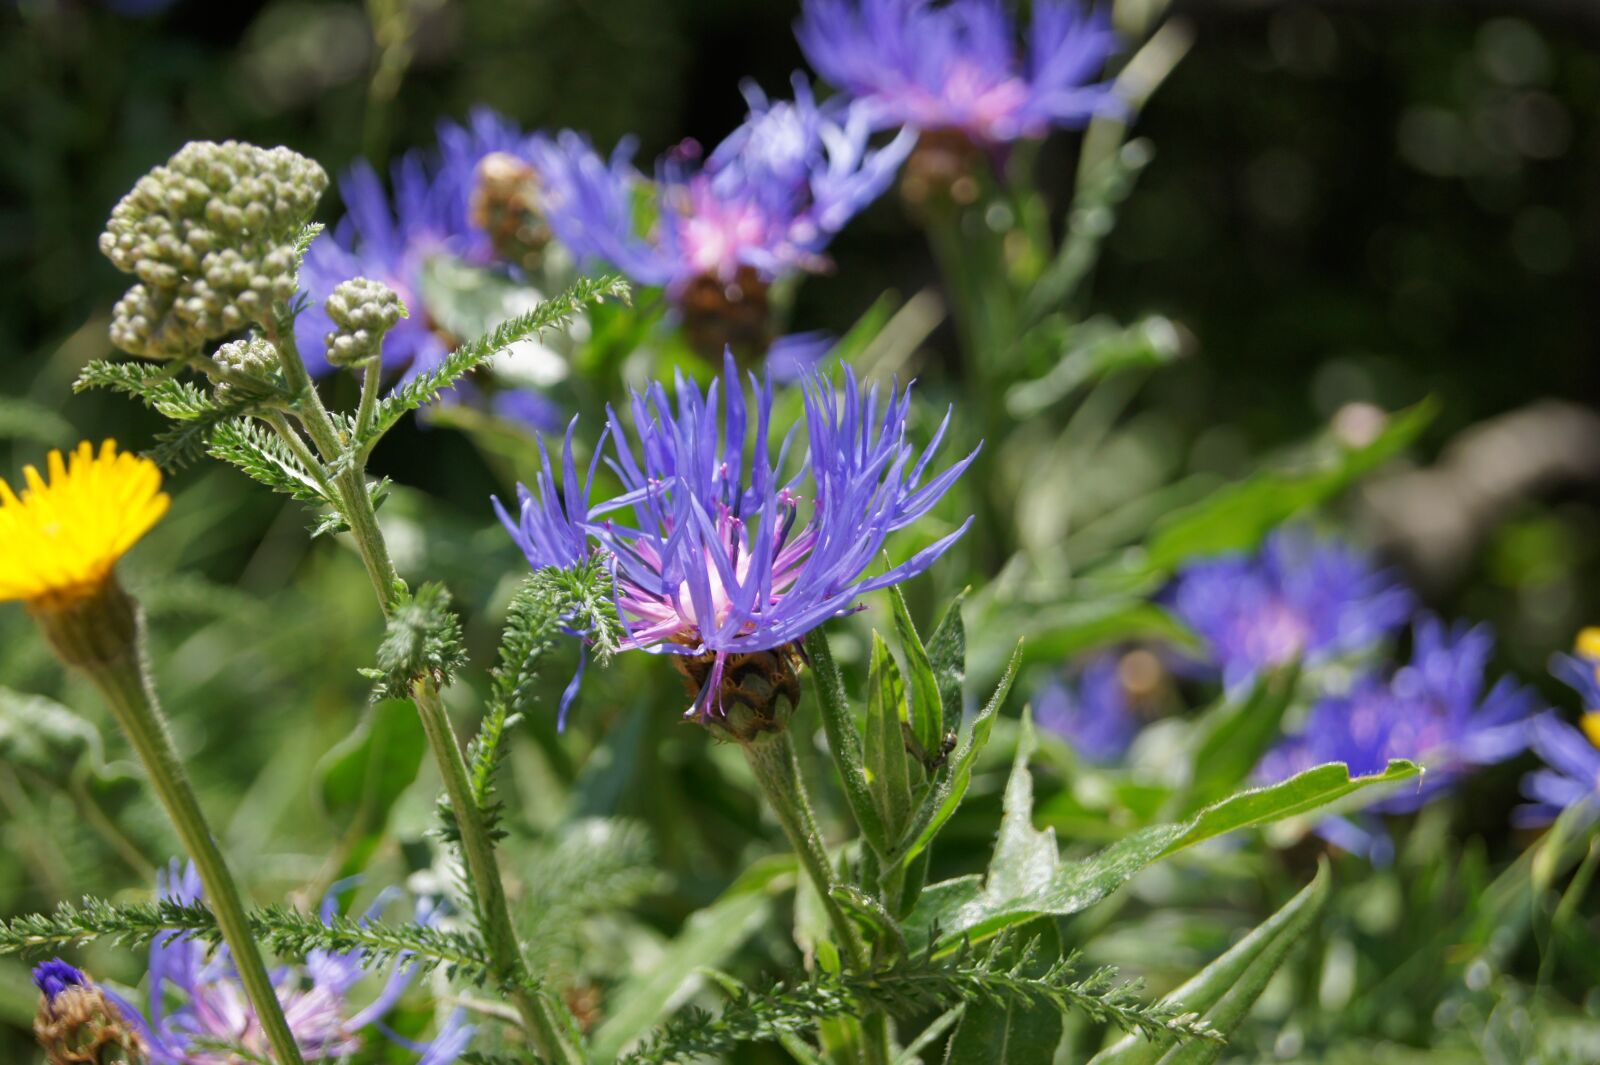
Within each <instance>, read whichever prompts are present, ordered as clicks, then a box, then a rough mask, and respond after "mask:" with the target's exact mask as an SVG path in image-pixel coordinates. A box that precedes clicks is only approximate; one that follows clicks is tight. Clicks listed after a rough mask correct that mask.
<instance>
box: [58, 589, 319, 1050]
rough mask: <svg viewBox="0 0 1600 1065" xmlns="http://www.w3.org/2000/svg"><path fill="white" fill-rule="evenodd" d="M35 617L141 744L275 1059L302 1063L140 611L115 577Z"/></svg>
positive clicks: (148, 768)
mask: <svg viewBox="0 0 1600 1065" xmlns="http://www.w3.org/2000/svg"><path fill="white" fill-rule="evenodd" d="M34 618H35V620H37V621H38V622H39V625H40V627H41V628H42V629H43V630H44V633H45V635H46V637H48V638H49V640H50V642H51V644H52V645H53V646H54V647H55V649H56V652H57V653H58V654H59V655H60V656H61V657H62V659H64V660H65V661H66V662H67V663H68V664H69V665H73V666H77V667H78V668H79V669H81V670H83V671H84V673H86V674H87V675H88V677H89V679H90V680H92V681H93V682H94V684H95V687H97V688H98V689H99V690H100V694H101V695H102V696H104V698H105V700H106V702H107V704H109V705H110V707H111V712H112V714H113V715H114V716H115V717H116V719H117V723H118V724H119V725H120V726H121V727H122V731H123V732H124V733H125V734H126V735H127V737H128V739H129V740H130V741H131V742H132V743H133V747H134V750H135V751H137V752H138V754H139V758H140V760H141V761H142V762H143V763H144V767H145V772H146V773H148V774H149V777H150V783H151V785H152V786H153V787H154V788H155V791H156V795H157V796H158V797H159V798H160V799H161V804H162V806H164V807H165V808H166V811H167V816H168V817H170V818H171V819H172V825H173V827H174V828H176V829H177V831H178V838H179V839H181V840H182V841H183V845H184V849H185V850H187V851H188V852H189V857H190V858H191V859H192V860H193V861H194V865H195V869H196V870H198V871H199V873H200V882H201V884H202V885H204V887H205V894H206V902H207V904H208V905H209V906H210V908H211V912H212V913H213V914H214V915H215V916H216V918H217V926H218V927H219V928H220V929H221V930H222V939H223V942H225V943H226V944H227V945H228V950H229V952H230V954H231V955H232V958H233V964H234V967H235V968H236V969H237V970H238V973H239V980H240V982H241V983H243V984H244V988H245V992H246V993H247V994H248V995H249V996H250V1001H251V1003H252V1004H253V1005H254V1006H255V1011H256V1017H257V1018H258V1019H259V1020H260V1022H261V1029H262V1031H263V1032H264V1033H265V1034H266V1037H267V1042H268V1043H269V1044H270V1045H271V1046H272V1052H273V1056H274V1058H275V1060H276V1061H277V1062H278V1065H301V1060H302V1059H301V1057H300V1050H299V1047H298V1046H296V1045H295V1041H294V1036H293V1034H292V1033H291V1032H290V1031H289V1025H288V1022H287V1021H285V1020H284V1016H283V1008H282V1006H281V1005H280V1004H279V1002H278V995H277V991H276V990H275V989H274V988H273V986H272V978H271V977H270V976H268V975H267V968H266V965H265V964H264V963H263V962H262V959H261V951H260V950H259V949H258V948H257V946H256V941H255V939H254V938H253V937H252V936H251V934H250V925H249V921H248V919H247V918H246V916H245V909H244V902H243V900H242V899H241V898H240V895H239V888H238V886H237V885H236V884H235V883H234V880H233V875H232V874H231V873H230V872H229V871H228V865H227V862H226V861H225V860H224V859H223V857H222V851H221V849H220V848H219V847H218V846H217V841H216V839H215V837H214V836H213V835H212V833H211V828H210V826H209V825H208V824H207V823H206V819H205V814H204V813H203V812H202V811H201V809H200V802H199V800H198V799H197V798H196V797H195V793H194V787H193V786H192V785H191V784H190V783H189V775H188V773H187V771H186V770H185V769H184V766H183V760H182V759H181V758H180V757H179V756H178V751H177V748H176V747H175V746H174V745H173V743H172V734H171V732H170V731H169V730H168V728H167V722H166V718H165V717H164V716H163V715H162V713H161V706H160V703H159V702H158V701H157V698H156V693H155V685H154V682H153V681H152V680H151V678H150V674H149V670H148V669H147V668H146V665H145V653H144V622H143V619H142V618H141V617H140V615H139V611H138V608H137V606H136V605H135V604H134V602H133V600H131V599H129V598H128V596H127V594H126V593H124V592H123V591H122V589H121V587H119V586H118V585H117V583H116V580H115V578H112V579H111V581H109V582H108V583H107V584H106V585H105V587H104V588H102V589H101V590H100V591H98V592H97V593H95V594H94V595H93V596H91V597H89V598H88V599H85V600H81V601H78V602H75V603H69V604H65V605H63V604H42V605H40V606H38V607H37V608H36V609H35V610H34Z"/></svg>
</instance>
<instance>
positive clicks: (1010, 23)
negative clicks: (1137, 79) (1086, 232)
mask: <svg viewBox="0 0 1600 1065" xmlns="http://www.w3.org/2000/svg"><path fill="white" fill-rule="evenodd" d="M1032 8H1033V16H1032V20H1031V21H1030V23H1029V25H1028V30H1027V33H1026V40H1025V42H1021V43H1019V35H1018V27H1017V24H1016V20H1015V19H1013V17H1012V15H1011V13H1010V11H1009V10H1008V9H1007V7H1006V4H1005V2H1004V0H950V2H949V3H941V4H935V3H932V2H930V0H805V6H804V10H803V14H802V15H801V18H800V21H799V23H798V24H797V25H796V27H795V35H796V36H797V37H798V38H799V41H800V47H801V50H802V51H804V52H805V56H806V59H807V61H808V62H810V64H811V66H812V67H813V68H814V69H815V70H816V71H817V73H819V74H821V75H822V77H823V78H824V79H825V80H827V81H829V82H831V83H832V84H833V85H835V86H836V87H838V88H839V89H841V90H843V91H844V92H845V93H847V94H849V95H850V96H852V97H854V98H855V99H856V100H857V101H858V102H860V103H861V104H862V105H864V106H865V107H866V109H867V113H868V114H869V115H870V116H871V118H872V122H873V125H874V126H876V127H878V128H884V127H890V126H907V127H910V128H912V129H918V130H930V131H933V130H948V131H954V132H959V133H961V134H963V135H964V136H965V137H966V138H968V139H969V140H971V141H972V142H973V143H975V144H978V145H996V144H1003V143H1006V142H1009V141H1014V140H1018V139H1020V138H1037V137H1042V136H1044V135H1045V134H1046V133H1047V132H1048V131H1049V130H1050V128H1051V127H1054V126H1066V127H1078V126H1082V125H1084V124H1085V123H1086V122H1087V121H1088V120H1089V119H1090V118H1091V117H1092V116H1094V115H1095V114H1097V113H1100V112H1104V111H1107V110H1114V109H1116V108H1117V107H1118V106H1119V105H1118V103H1117V101H1116V98H1115V97H1113V96H1112V95H1111V88H1110V86H1109V85H1108V84H1105V83H1103V82H1096V81H1094V80H1093V79H1095V78H1096V77H1097V76H1098V75H1099V73H1100V70H1101V68H1102V67H1103V66H1104V65H1105V62H1106V59H1107V58H1108V57H1109V56H1110V55H1111V53H1112V52H1113V51H1114V50H1115V48H1116V43H1117V41H1116V36H1115V34H1113V33H1112V31H1111V28H1110V26H1109V24H1108V22H1107V20H1106V18H1105V17H1104V15H1103V14H1102V13H1099V12H1090V11H1089V10H1087V9H1086V8H1085V7H1083V6H1080V5H1079V4H1078V3H1076V2H1075V0H1034V3H1033V5H1032Z"/></svg>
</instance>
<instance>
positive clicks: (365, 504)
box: [267, 309, 397, 617]
mask: <svg viewBox="0 0 1600 1065" xmlns="http://www.w3.org/2000/svg"><path fill="white" fill-rule="evenodd" d="M292 322H293V318H292V317H290V316H289V315H288V311H287V310H286V309H285V310H284V311H282V312H281V313H280V314H279V317H278V320H277V321H275V322H274V323H273V325H272V326H271V327H269V328H268V330H267V338H268V339H269V340H271V341H272V344H273V346H274V347H275V348H277V349H278V362H279V364H280V366H281V367H282V370H283V378H284V381H285V383H287V384H288V386H289V392H290V393H291V394H292V395H293V396H294V397H295V399H294V407H293V410H294V413H295V416H296V417H297V418H298V419H299V421H300V424H301V425H303V426H305V429H306V433H307V435H309V436H310V437H311V442H312V443H313V444H314V445H316V448H317V452H318V453H319V454H320V455H321V456H322V459H323V461H324V462H327V463H331V464H332V465H333V468H334V470H336V471H337V472H335V473H334V475H333V483H334V490H335V491H336V492H337V494H338V496H339V502H340V504H341V505H342V506H341V509H342V510H343V511H344V517H345V520H346V521H347V522H349V523H350V535H351V537H352V538H353V539H354V540H355V542H356V551H357V552H358V553H359V554H360V555H361V562H362V564H363V565H364V566H366V568H367V576H368V577H369V578H370V579H371V580H372V584H373V587H374V588H376V589H377V591H378V603H379V605H380V606H382V607H383V613H384V616H385V617H388V616H389V613H390V611H391V610H392V609H393V608H394V602H395V598H396V591H397V586H396V580H395V572H394V563H393V562H392V561H391V560H390V558H389V547H388V545H387V544H386V543H385V542H384V539H383V532H382V531H381V530H380V529H379V528H378V516H377V514H376V513H374V512H373V509H372V498H371V497H370V496H368V495H367V479H366V473H365V471H364V470H362V469H361V468H360V466H359V464H357V463H356V462H354V461H353V457H352V456H348V455H347V454H346V441H344V440H341V439H340V438H339V431H338V429H337V428H336V427H335V426H334V424H333V418H332V417H331V416H330V415H329V414H328V408H327V407H325V406H323V404H322V396H321V395H320V394H318V392H317V387H316V385H315V384H314V383H313V382H312V380H311V375H310V374H309V373H307V372H306V364H305V362H304V361H303V360H302V359H301V358H300V349H299V348H298V347H297V346H296V345H295V340H294V330H293V329H292V328H289V327H288V325H287V324H286V323H292ZM375 361H376V360H375ZM363 392H365V388H363ZM274 428H277V427H276V426H274ZM278 431H279V434H280V435H282V434H283V429H279V430H278ZM288 435H289V436H291V437H292V436H294V435H295V434H294V433H293V432H292V431H290V432H289V434H288Z"/></svg>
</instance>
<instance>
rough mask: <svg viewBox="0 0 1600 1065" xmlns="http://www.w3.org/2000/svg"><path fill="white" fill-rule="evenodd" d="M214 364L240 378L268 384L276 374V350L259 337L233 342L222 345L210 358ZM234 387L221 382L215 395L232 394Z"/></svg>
mask: <svg viewBox="0 0 1600 1065" xmlns="http://www.w3.org/2000/svg"><path fill="white" fill-rule="evenodd" d="M211 357H212V358H213V359H214V360H216V362H218V363H219V364H221V365H222V366H224V367H226V368H227V369H229V370H231V371H233V372H234V373H235V374H236V375H238V376H240V377H248V378H249V379H250V380H252V381H260V382H261V383H262V384H263V385H266V384H269V383H270V382H271V381H272V379H273V378H274V377H276V376H277V374H278V349H277V348H274V347H273V346H272V345H271V344H269V343H268V342H267V341H265V340H263V339H261V338H260V337H250V338H248V339H245V340H234V341H230V342H229V343H227V344H224V345H222V346H221V347H220V348H218V349H217V350H216V352H214V353H213V354H212V356H211ZM234 387H235V386H234V385H232V384H230V383H228V382H226V381H223V382H221V383H219V384H218V385H217V395H218V396H226V395H229V394H230V393H232V392H233V390H234Z"/></svg>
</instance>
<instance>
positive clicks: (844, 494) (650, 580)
mask: <svg viewBox="0 0 1600 1065" xmlns="http://www.w3.org/2000/svg"><path fill="white" fill-rule="evenodd" d="M751 390H752V394H751V395H749V396H748V397H747V395H746V392H745V389H744V388H743V387H742V385H741V383H740V380H739V376H738V372H737V371H736V370H735V368H734V365H733V359H732V357H731V356H729V357H727V358H726V359H725V362H724V371H723V376H722V378H721V380H719V381H716V382H713V383H712V385H711V387H710V388H709V389H708V390H707V391H706V392H705V393H704V394H702V393H701V391H700V389H699V388H698V387H697V386H696V385H694V384H693V383H691V382H689V381H686V380H684V379H683V378H682V377H681V376H680V377H679V378H678V380H677V397H678V398H677V407H676V410H674V408H673V405H672V403H671V401H669V400H668V398H667V394H666V390H665V389H663V388H662V387H661V385H659V384H652V385H651V386H650V387H649V388H648V389H647V390H646V391H645V392H644V393H642V394H641V393H635V394H634V396H633V403H632V413H633V424H634V435H635V436H636V437H637V440H638V449H637V451H635V449H634V448H633V447H632V446H630V445H629V443H628V441H629V435H628V433H627V431H626V430H625V429H624V428H623V426H622V423H621V420H620V419H619V418H618V416H617V414H616V412H615V411H610V412H609V426H608V429H609V435H610V438H611V444H612V454H611V457H610V458H608V459H607V463H608V465H610V466H611V468H612V470H613V471H614V472H615V473H616V474H617V476H618V477H619V478H621V480H622V484H623V493H622V494H621V495H619V496H617V497H616V498H614V499H610V500H607V501H605V502H602V503H599V504H597V505H593V506H591V505H590V503H589V500H588V488H587V486H585V487H583V488H581V489H580V488H579V482H578V476H577V470H576V468H575V465H574V462H573V458H572V434H571V431H570V430H569V432H568V436H567V445H566V447H565V448H564V453H563V479H564V481H565V491H564V492H558V490H557V488H556V485H555V482H554V477H553V474H552V471H551V468H550V463H549V459H548V457H546V458H545V460H544V471H543V473H542V474H541V476H540V478H539V480H538V481H537V482H536V484H535V489H534V490H529V489H527V488H525V487H520V486H519V489H518V494H519V500H520V504H521V506H520V513H519V514H518V516H517V518H516V519H513V518H512V516H511V515H510V514H508V513H507V512H506V511H505V509H504V508H503V507H501V506H500V505H499V504H498V501H497V502H496V509H497V511H498V513H499V514H500V518H501V521H502V522H504V524H505V526H506V528H507V529H508V530H509V531H510V533H511V536H512V538H513V539H514V540H515V541H516V542H517V545H518V546H519V547H521V548H522V550H523V553H524V554H525V555H527V557H528V561H529V562H530V563H531V564H532V565H533V566H535V567H542V566H550V565H567V564H570V563H571V562H572V561H573V560H575V559H577V558H578V557H581V555H582V553H583V552H584V550H586V544H587V542H588V541H590V540H592V541H594V542H595V543H597V544H599V545H600V546H601V547H603V548H604V549H605V550H606V551H607V552H608V553H609V554H610V556H611V558H612V566H613V572H614V575H615V580H616V597H617V608H618V614H619V616H620V618H621V621H622V623H623V627H624V628H625V630H626V632H627V644H626V645H627V646H628V647H631V648H635V649H639V650H644V651H648V652H651V653H655V654H669V655H674V656H679V658H680V659H681V660H683V662H684V664H685V666H686V667H689V666H691V665H692V666H694V667H696V668H703V669H705V670H706V679H705V682H704V684H703V685H702V687H701V690H700V691H699V694H698V695H697V697H696V698H695V701H694V704H693V706H692V707H691V708H690V710H689V713H690V714H697V715H699V717H700V718H701V720H702V721H707V722H710V721H716V720H720V719H722V718H723V717H724V709H723V705H722V682H723V679H724V671H725V669H726V668H727V666H728V662H729V659H730V658H731V657H732V656H735V655H741V654H749V653H752V652H761V651H772V650H776V649H780V648H786V647H791V646H792V645H794V644H796V643H797V642H798V641H799V640H800V639H801V638H802V637H804V636H805V635H806V633H808V632H810V631H811V630H812V629H814V628H816V627H817V626H818V625H820V624H822V623H823V622H824V621H826V620H827V619H829V618H832V617H837V616H839V615H841V614H845V613H848V612H850V611H851V610H852V609H854V607H855V604H856V601H857V600H858V599H859V598H860V597H861V596H863V595H865V594H866V593H868V592H871V591H874V590H876V589H879V588H884V587H887V586H889V585H891V584H895V583H898V582H900V581H903V580H906V579H907V578H909V577H912V576H915V575H917V574H919V573H921V572H922V571H923V570H925V569H927V568H928V567H929V566H930V565H932V563H933V562H934V560H935V559H937V558H938V557H939V556H940V555H942V554H943V553H944V552H945V550H946V549H948V548H949V547H950V545H951V544H953V543H954V542H955V541H956V539H957V538H959V537H960V536H961V535H962V533H964V532H965V531H966V529H967V525H968V524H970V519H969V520H968V522H967V523H965V524H963V525H962V526H961V528H960V529H958V530H956V531H955V532H954V533H951V534H950V535H948V536H945V537H944V538H942V539H940V540H938V541H937V542H935V543H933V544H932V545H930V546H928V547H926V548H924V549H923V550H921V551H919V552H917V553H916V554H915V555H913V556H912V557H911V558H910V559H908V560H906V561H905V562H902V563H900V564H899V565H897V566H893V567H891V568H889V569H888V570H886V571H885V572H883V573H881V574H879V575H877V576H873V577H867V576H866V572H867V570H868V568H869V567H871V566H872V565H873V564H874V563H875V562H876V561H877V560H878V558H879V556H880V552H881V551H882V550H883V547H884V544H885V542H886V540H887V538H888V536H889V534H890V533H892V532H894V531H896V530H898V529H903V528H905V527H906V526H908V525H910V524H912V523H913V522H915V521H916V520H917V519H919V518H921V517H922V516H923V515H924V514H926V513H927V512H928V511H929V510H931V509H932V508H933V506H934V504H935V503H937V502H938V501H939V498H940V497H941V496H943V495H944V493H945V491H946V490H947V489H948V488H949V487H950V485H951V484H953V483H954V482H955V479H956V478H957V477H959V476H960V475H961V473H962V471H963V470H965V469H966V468H967V466H968V464H970V463H971V461H972V459H973V457H974V455H976V452H975V451H974V452H973V454H972V455H968V456H966V457H965V458H963V459H961V460H960V461H958V462H956V463H955V464H954V465H952V466H950V467H949V468H948V469H946V470H944V471H943V472H942V473H940V474H938V475H937V476H934V477H932V478H931V479H930V480H929V481H928V482H927V483H926V484H923V483H922V479H923V475H924V473H926V472H927V470H928V467H929V465H930V463H931V462H932V460H933V458H934V456H935V455H936V454H937V453H938V451H939V447H940V444H941V443H942V442H943V440H944V436H945V432H946V430H947V429H948V428H949V422H950V419H949V416H948V415H946V417H945V420H944V423H943V424H941V425H940V427H939V429H938V431H937V432H936V433H935V434H934V437H933V440H932V441H931V442H930V444H929V445H928V447H927V448H926V449H925V450H924V451H923V453H922V455H921V456H920V457H918V456H917V454H916V449H915V448H914V447H913V446H912V445H911V443H910V442H909V441H908V440H907V438H906V436H907V422H908V419H909V416H910V410H911V396H910V390H909V389H907V390H905V391H904V392H901V391H898V390H895V389H891V390H890V392H889V394H888V396H887V397H886V398H885V397H880V394H879V392H878V389H877V388H876V387H874V388H872V389H870V390H869V391H868V392H866V393H865V394H863V393H862V392H861V390H860V389H859V388H858V386H857V383H856V379H855V375H854V374H853V373H852V372H851V371H850V370H849V368H848V367H847V368H846V369H845V371H844V390H843V394H842V395H841V394H840V393H839V392H838V391H836V389H835V387H834V385H833V383H832V382H831V381H829V380H826V379H824V378H822V377H819V376H816V375H815V374H807V375H806V376H805V378H804V379H803V382H802V391H803V394H804V401H805V408H806V427H807V435H808V443H809V449H808V451H807V453H806V454H805V457H804V458H803V459H801V460H800V462H799V463H798V468H797V470H796V472H795V474H794V476H793V477H792V478H791V479H789V480H788V481H787V482H782V483H780V477H781V476H782V470H783V467H784V465H785V458H786V456H787V455H788V454H789V452H790V445H791V442H792V438H793V435H794V434H793V432H791V433H790V434H789V436H788V437H787V438H786V439H785V440H784V441H783V443H782V445H781V446H780V448H779V449H778V456H777V460H776V461H774V460H773V457H772V447H771V424H770V423H771V418H772V400H773V397H772V384H771V381H770V379H769V380H768V382H767V384H766V385H765V387H759V386H757V385H756V383H755V379H754V377H753V376H752V377H751ZM751 400H753V401H754V404H755V412H754V413H755V424H754V432H753V433H752V431H751V429H752V426H751V423H750V417H749V415H750V411H749V402H750V401H751ZM719 408H720V412H719ZM796 428H798V426H797V427H796ZM602 446H603V443H602ZM747 451H748V454H749V456H750V459H749V461H750V465H749V468H748V469H746V466H745V463H746V454H747ZM590 472H591V477H592V473H593V467H591V471H590ZM808 481H809V490H810V496H811V499H810V506H809V508H808V509H809V511H810V514H809V516H808V517H807V519H806V520H805V521H804V522H802V521H801V520H800V515H801V510H802V504H803V502H804V497H803V496H802V495H800V494H799V493H800V491H801V490H802V489H804V488H805V487H806V482H808ZM628 512H631V515H632V520H631V521H629V520H627V519H626V518H624V517H623V515H625V514H627V513H628Z"/></svg>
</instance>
